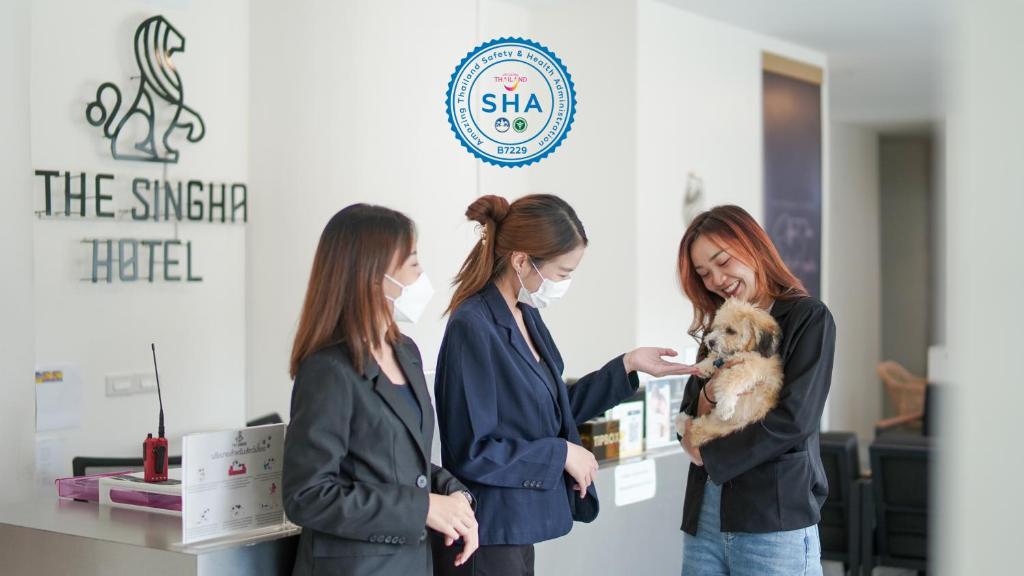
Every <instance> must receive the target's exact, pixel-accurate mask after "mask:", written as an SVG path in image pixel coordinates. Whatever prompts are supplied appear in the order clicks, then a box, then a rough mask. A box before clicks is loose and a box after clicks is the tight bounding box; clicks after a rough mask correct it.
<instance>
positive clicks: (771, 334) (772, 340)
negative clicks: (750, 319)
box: [757, 330, 779, 358]
mask: <svg viewBox="0 0 1024 576" xmlns="http://www.w3.org/2000/svg"><path fill="white" fill-rule="evenodd" d="M778 351H779V331H778V330H765V331H764V332H762V333H761V338H760V339H758V341H757V352H758V353H759V354H761V356H764V357H765V358H771V357H772V356H774V355H775V354H776V353H778Z"/></svg>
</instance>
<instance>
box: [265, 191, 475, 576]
mask: <svg viewBox="0 0 1024 576" xmlns="http://www.w3.org/2000/svg"><path fill="white" fill-rule="evenodd" d="M431 294H432V289H431V287H430V282H429V281H428V280H427V277H426V275H425V274H423V273H422V272H421V271H420V266H419V261H418V260H417V255H416V237H415V228H414V225H413V223H412V221H411V220H409V218H407V217H406V216H404V215H403V214H401V213H399V212H395V211H394V210H389V209H387V208H382V207H379V206H368V205H364V204H356V205H353V206H349V207H347V208H345V209H344V210H342V211H340V212H338V213H337V214H335V215H334V217H333V218H331V220H330V222H328V224H327V227H326V228H325V229H324V232H323V235H322V236H321V237H320V244H319V246H318V247H317V251H316V257H315V259H314V261H313V270H312V273H311V274H310V279H309V287H308V289H307V292H306V300H305V304H304V306H303V309H302V316H301V317H300V319H299V326H298V330H297V333H296V337H295V344H294V348H293V350H292V356H291V370H290V371H291V375H292V377H293V378H294V379H295V385H294V387H293V390H292V406H291V422H290V423H289V426H288V432H287V434H286V437H285V448H284V479H283V482H282V485H283V498H284V507H285V512H286V514H287V515H288V518H289V519H291V520H292V521H293V522H295V523H296V524H298V525H300V526H302V528H303V530H302V536H301V538H300V540H299V551H298V556H297V558H296V561H295V569H294V574H303V575H305V574H316V575H319V574H323V575H339V576H340V575H346V576H352V575H363V574H366V575H369V574H383V575H390V574H394V575H396V576H397V575H402V576H405V575H423V574H431V564H432V562H431V552H430V545H429V541H428V539H427V528H431V529H433V530H436V531H437V532H438V533H440V534H441V535H442V538H443V539H444V540H445V543H446V544H449V545H450V544H452V543H453V542H454V541H455V540H459V539H461V540H462V541H463V542H464V546H463V549H462V552H461V553H460V554H459V555H458V556H457V557H455V558H454V559H453V562H454V563H457V564H462V563H464V562H466V560H467V559H468V558H469V557H470V556H471V555H472V554H473V552H474V550H475V549H476V546H477V524H476V519H475V517H474V514H473V510H472V507H471V503H472V496H471V495H470V494H469V492H468V491H466V488H465V486H463V485H462V484H461V483H460V482H459V481H458V480H456V479H455V477H454V476H452V475H451V474H449V473H448V472H447V471H445V470H444V469H442V468H440V467H438V466H435V465H433V464H431V462H430V448H431V439H432V438H433V433H434V418H433V410H432V408H431V405H430V397H429V395H428V392H427V387H426V382H425V381H424V377H423V366H422V361H421V359H420V353H419V349H418V348H417V347H416V344H415V343H413V341H412V340H411V339H410V338H408V337H406V336H403V335H402V334H401V333H400V332H399V331H398V327H397V326H396V325H395V321H394V320H395V319H399V320H406V321H410V322H415V321H416V320H417V319H418V318H419V316H420V314H421V313H422V312H423V309H424V307H425V306H426V303H427V301H428V300H429V299H430V296H431Z"/></svg>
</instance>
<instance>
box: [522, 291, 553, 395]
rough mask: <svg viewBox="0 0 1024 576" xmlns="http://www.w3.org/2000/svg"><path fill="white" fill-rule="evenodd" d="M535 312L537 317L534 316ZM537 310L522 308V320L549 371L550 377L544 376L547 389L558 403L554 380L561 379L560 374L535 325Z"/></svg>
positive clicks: (537, 318)
mask: <svg viewBox="0 0 1024 576" xmlns="http://www.w3.org/2000/svg"><path fill="white" fill-rule="evenodd" d="M534 314H537V316H538V317H534ZM539 315H540V313H539V312H536V311H533V310H523V321H524V322H525V323H526V330H527V332H529V333H530V339H532V340H533V345H534V346H536V347H537V353H539V354H540V357H541V360H543V361H544V366H545V368H546V369H547V371H548V372H549V373H550V378H544V384H545V385H546V386H547V387H548V391H549V392H551V396H552V397H553V398H554V399H555V403H556V404H559V401H558V390H556V389H555V387H554V386H555V382H558V381H559V380H561V379H562V375H561V374H556V373H555V360H554V358H552V357H551V351H550V350H549V349H548V345H547V343H546V342H545V341H544V339H543V338H541V335H540V329H539V328H538V327H537V322H538V321H539Z"/></svg>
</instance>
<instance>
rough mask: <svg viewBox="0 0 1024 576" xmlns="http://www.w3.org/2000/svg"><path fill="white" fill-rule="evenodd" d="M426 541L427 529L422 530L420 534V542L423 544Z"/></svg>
mask: <svg viewBox="0 0 1024 576" xmlns="http://www.w3.org/2000/svg"><path fill="white" fill-rule="evenodd" d="M426 539H427V529H426V528H424V529H423V531H422V532H420V542H423V541H424V540H426Z"/></svg>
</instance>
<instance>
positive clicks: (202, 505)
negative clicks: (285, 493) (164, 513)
mask: <svg viewBox="0 0 1024 576" xmlns="http://www.w3.org/2000/svg"><path fill="white" fill-rule="evenodd" d="M284 433H285V425H284V424H268V425H266V426H255V427H252V428H241V429H238V430H225V431H220V432H202V433H197V434H189V435H187V436H185V437H184V438H182V453H181V454H182V458H181V467H182V475H181V476H182V491H181V499H182V502H181V505H182V508H181V512H182V513H181V537H182V543H183V544H191V543H193V542H198V541H202V540H211V539H215V538H224V537H227V536H231V537H237V536H240V535H248V534H254V535H255V534H258V533H261V532H270V531H274V530H280V529H282V528H284V527H286V523H285V517H284V507H283V506H282V504H281V466H282V464H283V462H284Z"/></svg>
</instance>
